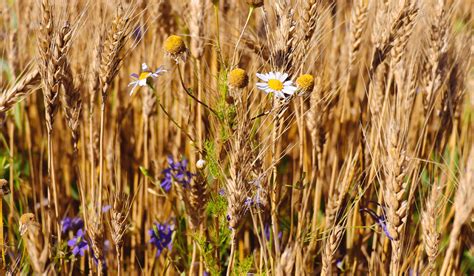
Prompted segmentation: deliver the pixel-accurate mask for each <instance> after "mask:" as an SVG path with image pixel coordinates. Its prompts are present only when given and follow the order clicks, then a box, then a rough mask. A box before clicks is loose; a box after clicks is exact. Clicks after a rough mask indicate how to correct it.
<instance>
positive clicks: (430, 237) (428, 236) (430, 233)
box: [421, 184, 440, 274]
mask: <svg viewBox="0 0 474 276" xmlns="http://www.w3.org/2000/svg"><path fill="white" fill-rule="evenodd" d="M439 196H440V187H438V186H437V185H436V184H434V185H433V187H432V188H431V193H430V196H429V197H428V199H427V200H426V208H425V210H423V213H422V219H421V226H422V227H423V244H424V247H425V251H426V254H427V255H428V261H429V264H428V274H431V272H432V271H433V270H434V269H435V265H436V263H435V261H436V257H437V256H438V247H439V240H440V234H439V230H438V226H437V218H438V215H439V206H437V204H439V202H438V200H439Z"/></svg>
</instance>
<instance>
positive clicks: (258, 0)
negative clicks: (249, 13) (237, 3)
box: [247, 0, 263, 8]
mask: <svg viewBox="0 0 474 276" xmlns="http://www.w3.org/2000/svg"><path fill="white" fill-rule="evenodd" d="M247 4H248V5H249V6H251V7H254V8H259V7H261V6H263V0H247Z"/></svg>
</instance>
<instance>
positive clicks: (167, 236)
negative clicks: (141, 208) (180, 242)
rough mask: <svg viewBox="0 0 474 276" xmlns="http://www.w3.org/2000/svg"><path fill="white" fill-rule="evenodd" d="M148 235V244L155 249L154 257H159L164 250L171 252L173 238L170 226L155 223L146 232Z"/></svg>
mask: <svg viewBox="0 0 474 276" xmlns="http://www.w3.org/2000/svg"><path fill="white" fill-rule="evenodd" d="M148 234H149V235H150V243H151V244H153V245H154V246H155V247H156V249H157V251H156V257H159V256H160V255H161V253H162V252H163V250H164V249H165V248H168V250H171V247H172V238H173V226H172V225H170V224H167V223H164V224H161V223H156V222H155V223H154V225H153V227H152V228H151V229H150V230H148Z"/></svg>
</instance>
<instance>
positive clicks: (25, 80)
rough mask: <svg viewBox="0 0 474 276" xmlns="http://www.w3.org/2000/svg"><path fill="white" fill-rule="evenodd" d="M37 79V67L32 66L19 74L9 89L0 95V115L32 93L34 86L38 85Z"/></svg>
mask: <svg viewBox="0 0 474 276" xmlns="http://www.w3.org/2000/svg"><path fill="white" fill-rule="evenodd" d="M39 80H40V74H39V71H38V69H36V68H32V69H31V70H30V71H29V72H27V73H26V74H25V75H23V76H21V77H20V78H19V79H18V80H17V81H16V83H15V84H14V85H13V86H12V87H11V88H10V89H8V90H6V91H4V92H3V93H2V94H1V95H0V117H2V116H4V114H5V113H6V112H7V111H8V110H10V109H11V108H12V107H13V106H14V105H15V104H16V103H18V102H20V101H21V100H23V99H24V98H26V97H28V96H29V95H30V94H31V93H33V92H34V91H35V89H34V86H36V85H38V83H39Z"/></svg>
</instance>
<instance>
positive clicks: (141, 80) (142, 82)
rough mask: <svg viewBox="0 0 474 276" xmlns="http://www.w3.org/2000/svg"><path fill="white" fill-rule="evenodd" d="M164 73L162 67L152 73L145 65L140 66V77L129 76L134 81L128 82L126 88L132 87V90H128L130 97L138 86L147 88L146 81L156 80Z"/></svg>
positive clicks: (136, 75) (135, 75)
mask: <svg viewBox="0 0 474 276" xmlns="http://www.w3.org/2000/svg"><path fill="white" fill-rule="evenodd" d="M164 72H166V70H165V69H164V67H163V66H160V67H158V69H156V71H155V72H153V71H152V70H151V69H150V68H148V65H146V63H143V64H142V72H141V73H140V75H138V74H135V73H133V74H131V75H130V76H131V77H132V78H133V79H134V81H132V82H130V83H129V84H128V86H132V90H130V96H131V95H133V93H134V92H135V89H136V88H137V87H140V86H147V85H148V81H149V80H150V79H156V78H157V77H158V76H159V75H161V74H163V73H164Z"/></svg>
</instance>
